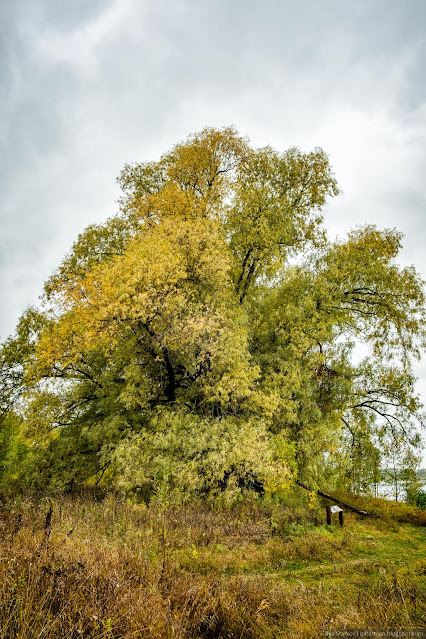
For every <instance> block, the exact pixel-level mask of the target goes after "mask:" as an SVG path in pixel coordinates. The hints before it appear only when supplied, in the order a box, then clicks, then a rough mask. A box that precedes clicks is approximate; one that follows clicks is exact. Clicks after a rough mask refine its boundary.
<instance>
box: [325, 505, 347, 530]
mask: <svg viewBox="0 0 426 639" xmlns="http://www.w3.org/2000/svg"><path fill="white" fill-rule="evenodd" d="M325 509H326V514H327V526H331V515H334V514H336V513H339V524H340V525H341V526H343V508H340V506H326V507H325Z"/></svg>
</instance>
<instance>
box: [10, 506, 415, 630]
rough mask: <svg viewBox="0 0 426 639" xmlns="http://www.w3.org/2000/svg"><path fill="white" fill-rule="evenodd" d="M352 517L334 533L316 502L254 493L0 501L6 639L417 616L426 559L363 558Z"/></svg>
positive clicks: (318, 625)
mask: <svg viewBox="0 0 426 639" xmlns="http://www.w3.org/2000/svg"><path fill="white" fill-rule="evenodd" d="M351 521H353V522H354V523H355V521H356V520H355V518H353V520H349V521H348V524H347V526H346V528H345V529H344V530H343V531H341V530H339V529H338V528H333V529H332V530H331V531H330V530H327V529H326V528H325V527H324V526H323V525H322V523H321V522H322V510H320V509H319V508H317V509H312V510H310V509H308V508H306V504H300V503H299V504H296V503H295V504H293V506H291V505H277V504H273V503H266V502H260V501H256V500H253V501H251V502H247V503H244V504H240V505H239V506H238V507H236V508H234V509H232V510H223V509H218V508H217V509H216V508H214V507H210V506H207V505H203V504H192V505H184V506H183V505H180V506H178V505H176V506H173V505H165V504H156V505H155V504H154V505H152V506H149V507H146V506H144V505H138V504H128V503H125V502H121V501H120V500H118V499H116V498H115V497H114V496H111V495H110V496H107V497H106V498H104V499H101V500H96V499H94V498H93V497H61V498H57V499H56V500H53V501H51V502H50V501H48V500H47V501H46V500H40V499H38V498H33V499H29V498H28V499H26V500H24V501H15V502H11V503H9V504H3V506H2V508H1V510H0V638H1V639H12V638H17V639H18V638H19V639H36V638H37V639H52V638H59V637H60V638H64V639H65V638H69V639H76V638H81V637H84V638H87V639H88V638H91V639H95V638H96V639H102V638H105V639H106V638H108V639H118V638H126V639H130V638H133V639H134V638H143V639H145V638H147V639H150V638H152V639H163V638H164V639H165V638H173V639H186V638H190V637H192V638H195V637H198V638H205V639H213V638H222V639H231V638H232V639H236V638H244V639H250V638H253V639H254V638H256V639H261V638H263V639H275V638H280V637H281V638H284V637H302V638H303V637H317V636H323V633H324V631H325V630H326V629H329V628H332V627H337V628H339V627H340V628H343V627H364V628H365V627H378V626H380V627H419V626H421V625H422V624H424V614H425V605H424V602H425V601H426V588H425V583H424V574H425V571H426V562H424V563H423V564H422V562H420V563H419V562H417V564H416V565H413V566H412V567H411V568H409V567H403V566H402V567H397V566H394V565H388V564H386V565H385V564H383V565H380V566H374V565H373V566H372V565H370V564H369V563H368V562H366V561H364V560H363V559H358V558H357V557H356V556H354V553H355V551H356V547H357V543H358V540H357V536H356V534H355V533H354V531H353V530H352V528H351ZM422 573H423V577H422Z"/></svg>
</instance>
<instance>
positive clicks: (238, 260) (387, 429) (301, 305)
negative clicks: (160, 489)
mask: <svg viewBox="0 0 426 639" xmlns="http://www.w3.org/2000/svg"><path fill="white" fill-rule="evenodd" d="M119 183H120V185H121V187H122V190H123V197H122V199H121V202H120V211H119V212H118V213H117V215H115V216H114V217H112V218H111V219H109V220H107V221H106V222H105V223H104V224H98V225H91V226H89V227H88V228H87V229H86V230H85V231H83V233H82V234H81V235H80V236H79V238H78V239H77V241H76V242H75V243H74V245H73V247H72V249H71V251H70V253H69V254H68V255H66V256H65V258H64V260H63V262H62V264H61V265H60V267H59V268H58V270H57V271H56V272H55V273H54V274H53V275H52V277H51V278H50V279H49V280H48V281H47V282H46V284H45V287H44V293H43V295H42V297H41V303H40V306H39V308H30V309H27V310H26V311H25V312H24V314H23V315H22V317H21V319H20V320H19V323H18V326H17V329H16V332H15V335H13V336H12V337H10V338H9V339H8V340H6V341H5V342H4V344H3V345H2V348H1V352H0V371H1V372H0V384H1V386H0V402H1V404H0V408H1V417H0V425H1V429H2V430H1V433H2V438H1V439H0V445H1V446H2V449H1V454H0V463H1V464H2V466H1V469H0V472H1V473H2V477H3V481H4V482H9V483H10V482H17V483H18V484H19V483H26V484H30V485H34V486H37V485H46V483H50V484H52V485H54V486H59V487H62V488H65V489H71V488H73V487H74V486H76V485H78V484H81V483H87V482H92V483H94V482H99V481H102V482H105V483H109V484H111V485H114V486H118V487H121V488H123V489H140V490H144V489H155V487H156V486H160V485H163V484H166V485H167V486H169V487H173V488H175V489H177V490H185V491H189V492H191V491H195V492H203V491H204V492H206V491H209V492H213V493H214V492H215V491H216V492H217V491H223V490H224V489H225V488H228V489H230V490H233V491H241V490H244V489H250V488H255V489H262V490H271V491H277V490H280V489H281V488H282V487H283V486H285V485H288V484H289V483H290V482H291V481H292V479H294V478H295V477H298V478H300V479H303V480H309V481H310V482H311V483H312V485H318V483H321V482H326V483H328V484H332V483H333V481H336V480H337V479H339V481H341V482H345V483H346V485H349V486H353V485H354V483H357V485H360V482H364V483H366V484H368V483H371V481H373V480H372V472H373V469H374V468H375V465H376V466H377V465H378V466H380V464H382V463H384V461H383V460H385V459H388V457H389V455H390V454H391V453H395V451H398V454H402V453H401V451H405V452H404V454H406V455H411V458H413V456H414V458H415V451H416V446H418V443H419V431H418V424H419V423H421V419H422V414H421V409H422V406H421V403H420V401H419V398H418V396H417V394H416V392H415V379H414V376H413V372H412V363H413V361H415V359H416V358H418V357H419V356H420V353H421V348H422V346H423V344H424V340H425V308H424V301H425V300H424V291H423V282H422V281H421V278H420V277H419V275H418V273H417V272H416V270H415V268H414V267H409V268H402V267H400V266H399V265H398V263H397V261H396V259H397V256H398V252H399V250H400V248H401V240H402V238H401V234H400V233H398V232H397V231H396V230H395V229H384V230H379V229H377V228H376V227H375V226H374V225H368V226H365V227H363V228H356V229H354V230H352V231H351V232H350V233H349V235H348V237H347V238H346V239H344V240H337V241H330V240H329V239H328V238H327V234H326V230H325V226H324V220H323V209H324V205H325V204H326V202H327V199H328V198H331V197H335V196H337V195H338V193H339V189H338V186H337V182H336V179H335V177H334V175H333V172H332V169H331V167H330V164H329V159H328V157H327V155H326V154H325V153H324V152H323V151H322V150H321V149H314V150H313V151H312V152H310V153H304V152H302V151H300V150H299V149H297V148H291V149H289V150H288V151H286V152H284V153H279V152H277V151H275V150H274V149H273V148H271V147H265V148H260V149H254V148H252V147H251V146H250V144H249V142H248V141H247V140H246V139H245V138H242V137H241V136H240V135H239V134H238V133H237V132H236V131H235V130H234V129H233V128H224V129H220V130H217V129H211V128H206V129H204V130H203V131H201V132H200V133H198V134H195V135H191V136H190V137H189V138H188V139H187V140H186V141H185V142H183V143H179V144H177V145H176V146H175V147H174V148H173V149H172V150H171V151H170V152H168V153H166V154H164V155H163V156H162V157H161V158H160V160H159V161H157V162H145V163H140V164H133V165H126V166H125V167H124V169H123V171H122V173H121V176H120V178H119ZM361 347H362V349H364V350H363V352H366V353H367V355H366V356H365V357H364V358H361V357H360V356H359V353H360V352H361V350H362V349H361Z"/></svg>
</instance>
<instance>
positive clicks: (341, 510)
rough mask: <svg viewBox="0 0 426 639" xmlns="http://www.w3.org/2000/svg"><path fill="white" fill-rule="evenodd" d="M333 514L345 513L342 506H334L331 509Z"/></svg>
mask: <svg viewBox="0 0 426 639" xmlns="http://www.w3.org/2000/svg"><path fill="white" fill-rule="evenodd" d="M331 512H332V513H341V512H343V508H340V506H332V507H331Z"/></svg>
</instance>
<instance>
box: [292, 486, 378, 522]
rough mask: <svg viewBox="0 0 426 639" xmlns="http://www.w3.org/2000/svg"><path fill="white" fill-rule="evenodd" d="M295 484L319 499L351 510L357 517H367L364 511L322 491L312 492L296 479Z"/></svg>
mask: <svg viewBox="0 0 426 639" xmlns="http://www.w3.org/2000/svg"><path fill="white" fill-rule="evenodd" d="M295 483H296V484H297V485H298V486H300V487H301V488H304V489H305V490H308V491H309V492H310V493H316V494H317V495H320V496H321V497H325V498H326V499H329V500H330V501H334V503H335V504H339V506H344V507H345V508H347V509H348V510H352V512H354V513H357V514H358V515H362V516H363V517H367V516H368V514H369V513H367V512H366V511H365V510H360V509H359V508H355V506H351V505H350V504H347V503H345V502H344V501H342V500H341V499H336V497H332V495H327V493H323V492H322V490H312V488H309V486H305V484H302V482H301V481H299V480H298V479H296V482H295Z"/></svg>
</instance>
